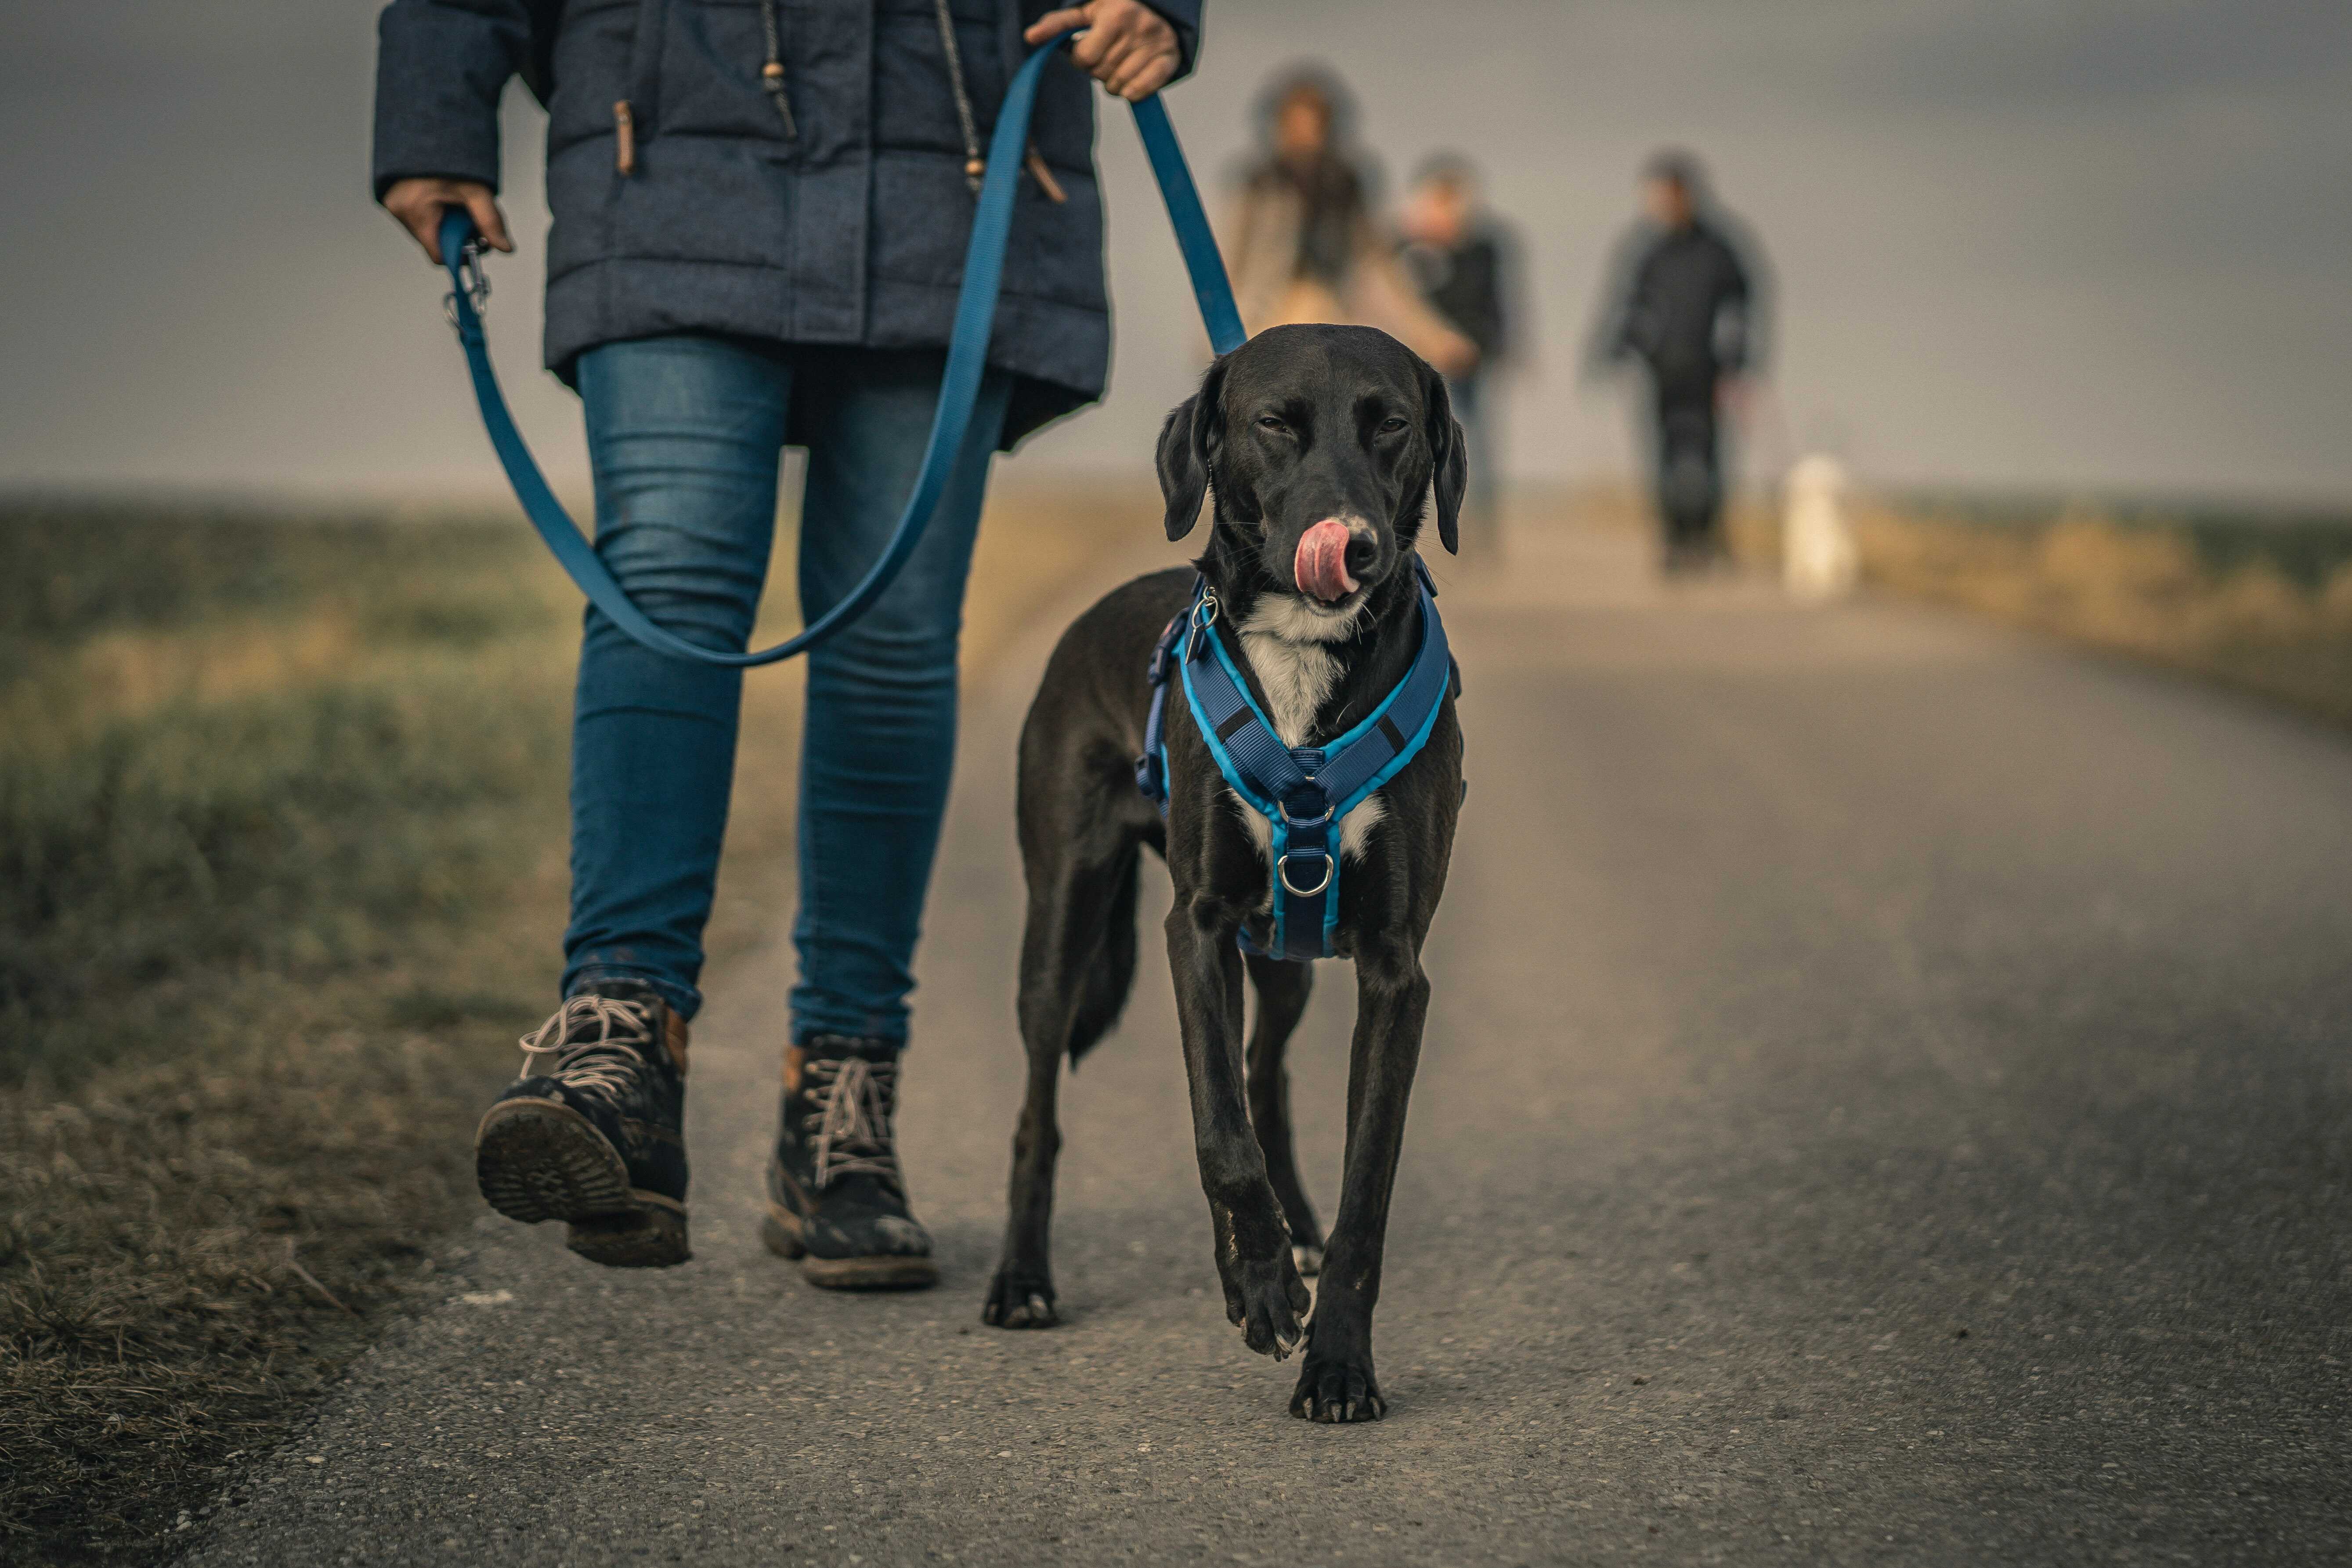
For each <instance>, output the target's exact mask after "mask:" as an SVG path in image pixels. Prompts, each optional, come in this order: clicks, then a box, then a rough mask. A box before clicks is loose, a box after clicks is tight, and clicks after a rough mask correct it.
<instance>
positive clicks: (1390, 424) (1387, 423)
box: [1381, 414, 1405, 436]
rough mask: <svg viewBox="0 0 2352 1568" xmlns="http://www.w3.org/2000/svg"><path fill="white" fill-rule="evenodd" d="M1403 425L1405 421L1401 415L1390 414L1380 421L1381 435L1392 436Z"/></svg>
mask: <svg viewBox="0 0 2352 1568" xmlns="http://www.w3.org/2000/svg"><path fill="white" fill-rule="evenodd" d="M1404 427H1405V421H1404V417H1403V416H1402V415H1397V414H1391V415H1390V416H1388V417H1387V418H1385V419H1383V420H1381V435H1383V436H1393V435H1395V434H1396V433H1397V432H1398V431H1400V430H1402V429H1403V428H1404Z"/></svg>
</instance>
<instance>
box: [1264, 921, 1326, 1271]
mask: <svg viewBox="0 0 2352 1568" xmlns="http://www.w3.org/2000/svg"><path fill="white" fill-rule="evenodd" d="M1248 964H1249V978H1250V988H1251V989H1252V990H1254V991H1255V992H1256V993H1257V1017H1256V1019H1255V1021H1254V1022H1253V1023H1252V1024H1251V1026H1250V1037H1249V1108H1250V1125H1251V1127H1252V1128H1254V1129H1255V1131H1256V1132H1257V1146H1258V1149H1259V1150H1260V1152H1263V1153H1264V1154H1265V1173H1266V1179H1267V1180H1269V1181H1271V1182H1272V1183H1273V1184H1274V1195H1275V1196H1276V1197H1277V1198H1279V1199H1280V1200H1282V1214H1283V1217H1284V1218H1285V1219H1286V1220H1287V1221H1289V1223H1290V1258H1291V1261H1292V1262H1294V1263H1296V1264H1297V1265H1298V1272H1300V1273H1301V1274H1313V1273H1315V1272H1316V1271H1317V1270H1318V1269H1319V1268H1322V1267H1323V1227H1322V1226H1320V1225H1319V1224H1318V1223H1317V1222H1316V1219H1315V1205H1313V1204H1310V1203H1308V1202H1307V1184H1306V1183H1304V1182H1302V1181H1300V1180H1299V1179H1298V1155H1297V1151H1296V1150H1295V1149H1293V1147H1292V1146H1291V1139H1290V1072H1289V1069H1288V1068H1286V1067H1285V1066H1284V1065H1283V1055H1284V1052H1285V1051H1286V1049H1287V1048H1288V1047H1289V1045H1290V1036H1291V1031H1293V1030H1294V1029H1296V1028H1297V1027H1298V1020H1299V1019H1300V1017H1302V1016H1304V1015H1305V1014H1306V1012H1307V997H1308V995H1309V994H1312V992H1313V991H1314V989H1315V966H1314V965H1313V964H1310V963H1289V962H1286V961H1285V960H1283V959H1279V958H1265V957H1262V956H1260V955H1258V954H1256V953H1252V954H1250V955H1249V959H1248Z"/></svg>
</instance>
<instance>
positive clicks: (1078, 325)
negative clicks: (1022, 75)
mask: <svg viewBox="0 0 2352 1568" xmlns="http://www.w3.org/2000/svg"><path fill="white" fill-rule="evenodd" d="M1150 4H1151V5H1152V7H1153V9H1155V10H1157V11H1159V12H1160V14H1161V15H1162V16H1166V17H1167V18H1168V20H1169V21H1170V22H1171V24H1172V25H1173V26H1175V28H1176V31H1177V35H1178V37H1179V39H1180V41H1181V44H1182V47H1183V51H1184V61H1183V69H1185V70H1187V71H1189V70H1190V69H1191V68H1192V60H1193V56H1194V53H1195V51H1196V50H1197V48H1198V47H1199V40H1200V23H1201V4H1202V0H1150ZM1052 8H1054V7H1053V6H1052V5H1050V4H1048V3H1047V0H1003V4H999V3H998V0H953V4H952V15H953V16H954V20H955V32H956V38H957V43H958V49H959V52H960V53H961V57H962V64H963V74H964V79H965V82H966V84H967V87H968V89H969V92H970V96H971V105H972V110H973V114H974V117H975V119H976V120H977V121H978V129H979V135H980V142H981V144H982V146H983V147H984V146H986V144H987V141H988V136H989V132H990V131H991V130H992V128H993V127H994V125H995V122H996V109H997V105H998V103H999V102H1000V101H1001V100H1003V94H1004V87H1005V84H1006V83H1007V82H1008V81H1009V80H1011V79H1012V75H1013V71H1014V69H1016V68H1018V66H1019V64H1020V62H1021V60H1022V59H1023V58H1024V57H1025V55H1026V53H1027V48H1026V46H1024V44H1023V43H1022V42H1021V30H1022V28H1023V27H1024V26H1026V25H1027V24H1028V23H1029V22H1031V21H1034V19H1036V17H1038V16H1043V15H1044V14H1045V12H1046V11H1048V10H1050V9H1052ZM761 10H762V7H761V0H393V3H392V4H391V5H386V6H385V7H384V9H383V17H382V20H381V22H380V23H379V28H378V31H379V37H380V40H381V47H380V49H379V52H378V56H377V63H376V100H375V170H374V174H375V193H376V195H377V196H378V197H379V198H381V197H382V196H383V193H384V192H385V191H386V190H387V189H389V188H390V186H391V185H392V184H393V182H394V181H395V180H399V179H403V178H405V177H407V176H409V175H441V176H446V177H448V178H454V179H465V180H478V181H480V182H481V183H483V184H487V185H489V186H491V187H492V188H493V189H495V188H497V186H498V184H499V119H498V106H499V95H500V94H501V93H502V92H503V91H504V90H505V88H506V84H507V80H508V79H509V78H510V77H515V76H520V77H521V78H522V79H523V82H524V84H525V85H526V86H527V87H529V88H530V90H531V92H532V93H533V95H534V96H536V97H537V98H538V99H539V100H540V101H541V103H542V104H544V105H545V106H546V108H547V111H548V138H547V196H548V205H549V206H550V208H551V210H552V213H553V216H554V225H553V227H552V229H551V231H550V233H549V236H548V256H547V340H546V350H545V352H546V361H547V364H548V367H549V368H550V369H551V370H553V371H554V372H555V373H556V374H558V375H560V376H562V377H564V378H565V379H566V380H569V379H570V378H571V374H572V364H573V363H574V362H575V361H576V360H577V359H578V358H579V356H580V354H581V353H582V352H583V351H584V350H587V349H591V348H593V347H595V346H596V345H598V344H600V343H605V342H615V341H617V340H620V339H625V338H641V337H648V336H652V335H654V334H656V333H662V332H678V331H707V332H719V333H728V334H732V335H736V336H740V337H746V338H751V339H756V340H761V341H765V342H776V343H812V344H814V343H834V344H849V345H857V346H863V347H867V348H944V347H945V346H946V344H947V341H948V334H949V331H950V324H951V321H952V319H953V317H954V314H955V301H956V289H957V286H958V284H959V283H960V282H961V280H962V276H963V252H964V245H965V242H966V241H967V240H968V239H969V238H970V237H971V215H972V205H973V197H972V192H971V186H970V185H969V184H967V183H966V179H965V175H964V161H965V150H964V139H963V131H962V126H961V121H960V120H959V118H958V115H957V110H956V100H955V95H954V92H953V90H952V88H951V85H950V73H949V68H948V59H947V53H946V50H945V48H944V47H943V46H942V42H941V39H940V25H939V14H938V10H937V7H936V4H935V0H778V4H776V5H775V7H774V11H775V15H776V18H777V22H778V25H779V26H778V33H779V44H780V46H781V47H779V48H778V50H777V56H778V58H779V59H780V60H781V62H782V66H783V68H784V86H785V93H786V99H787V102H788V104H789V107H790V109H791V111H792V114H793V121H794V123H795V126H796V128H797V130H798V135H797V136H791V135H787V133H786V127H785V123H784V119H783V117H782V115H781V114H780V113H779V112H778V111H777V108H776V105H775V104H774V102H773V101H772V100H771V99H770V97H769V96H768V94H767V93H766V92H765V91H763V90H762V88H761V67H762V65H763V64H764V63H765V62H766V60H767V59H768V46H767V40H766V36H765V32H764V29H763V26H762V19H761ZM1095 90H1096V89H1095V87H1094V84H1093V82H1092V81H1091V80H1089V79H1087V76H1086V75H1085V73H1084V72H1082V71H1080V70H1079V69H1078V68H1076V67H1075V66H1073V65H1071V64H1070V63H1069V62H1068V60H1067V59H1066V58H1065V59H1062V60H1058V61H1056V62H1055V63H1054V64H1053V65H1051V66H1049V67H1048V68H1046V72H1045V80H1044V81H1043V83H1042V84H1041V86H1040V89H1039V91H1038V98H1037V109H1036V113H1035V116H1034V120H1033V121H1032V137H1033V140H1034V144H1035V147H1036V150H1037V153H1039V154H1040V155H1041V156H1042V157H1043V159H1044V161H1045V164H1046V166H1047V169H1048V171H1049V172H1050V174H1052V176H1053V178H1054V182H1055V184H1057V185H1058V186H1059V187H1060V189H1061V191H1062V192H1063V194H1064V195H1065V196H1066V200H1065V201H1062V202H1058V203H1057V202H1055V201H1054V200H1052V199H1051V198H1050V197H1049V196H1048V195H1046V194H1045V191H1044V190H1043V189H1042V188H1041V186H1040V183H1039V182H1038V181H1037V180H1036V179H1035V178H1034V176H1031V175H1024V177H1023V179H1022V182H1021V194H1020V205H1019V208H1018V210H1017V212H1016V215H1015V216H1014V220H1013V242H1012V250H1011V253H1010V254H1009V255H1008V256H1007V258H1006V261H1005V274H1004V277H1005V283H1004V297H1003V302H1002V303H1001V304H1000V305H999V306H998V307H997V312H996V331H995V336H994V338H993V340H992V342H991V343H990V345H989V361H990V363H992V364H994V365H996V366H998V367H1000V368H1002V369H1004V370H1007V371H1011V372H1013V374H1015V375H1016V376H1017V377H1019V378H1020V379H1019V380H1018V381H1017V382H1016V391H1015V393H1014V395H1013V406H1012V409H1011V411H1010V413H1009V414H1008V416H1007V418H1006V422H1005V432H1004V437H1003V438H1004V443H1005V445H1006V446H1008V447H1009V446H1011V445H1012V444H1013V442H1014V441H1015V440H1017V439H1019V438H1020V437H1022V436H1024V435H1026V434H1027V433H1028V432H1029V431H1031V430H1034V429H1035V428H1036V427H1037V426H1040V425H1043V424H1044V423H1045V422H1046V421H1047V420H1049V419H1053V418H1056V417H1058V416H1061V415H1063V414H1066V413H1068V412H1069V411H1070V410H1071V409H1073V408H1076V407H1079V406H1081V405H1084V404H1087V403H1089V402H1092V401H1093V400H1094V399H1096V398H1097V397H1099V396H1101V395H1102V390H1103V384H1104V379H1105V376H1106V374H1107V373H1108V367H1109V361H1110V310H1109V299H1108V289H1107V288H1106V285H1105V281H1104V275H1103V227H1102V200H1101V195H1100V193H1099V191H1098V190H1097V185H1096V181H1095V169H1094V129H1095V121H1094V95H1095ZM623 105H625V106H626V107H625V109H624V108H622V107H621V106H623ZM623 121H626V126H625V130H624V126H623V123H622V122H623Z"/></svg>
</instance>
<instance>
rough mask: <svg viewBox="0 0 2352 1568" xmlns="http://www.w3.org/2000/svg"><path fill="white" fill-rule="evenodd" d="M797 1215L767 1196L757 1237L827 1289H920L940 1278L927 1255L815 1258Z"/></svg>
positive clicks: (934, 1283)
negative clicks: (767, 1199) (793, 1261)
mask: <svg viewBox="0 0 2352 1568" xmlns="http://www.w3.org/2000/svg"><path fill="white" fill-rule="evenodd" d="M801 1237H802V1228H801V1216H800V1215H796V1214H794V1213H793V1211H792V1210H790V1209H788V1208H786V1207H785V1206H784V1205H782V1204H780V1203H777V1202H775V1201H774V1200H772V1199H771V1200H770V1201H769V1204H768V1212H767V1213H766V1214H765V1215H761V1219H760V1240H761V1243H762V1244H764V1245H765V1246H766V1247H767V1249H768V1250H769V1251H771V1252H772V1253H774V1254H775V1255H776V1256H777V1257H779V1258H796V1259H798V1260H799V1262H800V1266H801V1274H802V1277H803V1278H804V1279H807V1280H808V1282H809V1283H810V1284H812V1285H815V1286H819V1287H822V1288H823V1289H827V1290H923V1289H929V1288H930V1287H931V1286H933V1285H936V1284H938V1283H939V1282H940V1268H939V1265H938V1264H936V1263H933V1262H932V1261H931V1260H930V1259H929V1258H905V1257H891V1256H887V1255H885V1256H882V1257H879V1258H818V1257H816V1256H814V1255H813V1254H812V1253H811V1252H810V1251H809V1249H808V1244H807V1243H806V1242H805V1241H803V1240H802V1238H801Z"/></svg>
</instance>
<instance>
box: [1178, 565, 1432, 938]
mask: <svg viewBox="0 0 2352 1568" xmlns="http://www.w3.org/2000/svg"><path fill="white" fill-rule="evenodd" d="M1412 564H1413V571H1414V578H1415V584H1416V586H1417V587H1418V588H1419V589H1420V596H1421V648H1420V651H1419V652H1418V653H1416V654H1414V656H1413V660H1412V668H1411V669H1409V670H1407V671H1406V672H1405V677H1404V679H1402V680H1401V681H1399V682H1398V683H1397V684H1396V686H1395V687H1393V688H1392V689H1391V690H1390V691H1389V694H1388V695H1387V696H1385V697H1383V698H1381V700H1380V705H1379V706H1378V707H1376V708H1374V709H1373V710H1371V712H1370V714H1368V715H1367V716H1366V717H1365V719H1364V721H1363V722H1362V723H1360V724H1358V725H1357V726H1356V727H1355V728H1354V729H1352V730H1349V731H1348V732H1347V733H1346V734H1344V735H1341V736H1340V737H1339V739H1337V740H1335V741H1333V742H1331V743H1330V744H1329V745H1328V746H1295V747H1294V746H1286V745H1284V744H1283V743H1282V738H1281V737H1280V736H1279V735H1277V734H1276V733H1275V729H1274V725H1273V724H1272V723H1271V722H1269V721H1267V719H1266V716H1265V713H1264V712H1262V711H1261V710H1259V708H1258V705H1257V704H1256V703H1255V701H1253V700H1251V698H1250V694H1249V683H1248V682H1247V681H1245V680H1244V679H1242V674H1241V671H1240V669H1238V668H1235V666H1234V660H1233V655H1232V654H1230V653H1229V652H1227V651H1226V648H1225V644H1224V638H1223V637H1221V636H1220V635H1219V634H1218V631H1217V616H1218V610H1219V605H1218V602H1217V595H1216V591H1215V590H1214V589H1213V588H1211V587H1210V586H1209V583H1208V579H1206V578H1205V577H1204V578H1202V580H1201V581H1200V582H1199V583H1198V584H1195V585H1194V587H1193V589H1192V602H1191V603H1190V604H1188V605H1186V606H1185V607H1184V609H1183V611H1182V613H1181V614H1180V615H1178V616H1176V618H1175V619H1173V620H1171V621H1170V622H1169V623H1168V629H1167V630H1166V631H1165V632H1162V633H1161V634H1160V644H1159V646H1158V647H1155V648H1154V649H1153V650H1152V653H1151V672H1150V673H1151V710H1150V714H1149V715H1148V716H1147V717H1146V718H1145V720H1144V725H1143V755H1142V756H1140V757H1139V758H1137V759H1136V763H1135V783H1136V786H1137V787H1138V788H1139V789H1140V790H1142V791H1143V793H1144V794H1145V795H1148V796H1149V797H1150V799H1151V801H1152V802H1153V803H1154V804H1155V805H1158V806H1159V807H1160V814H1161V815H1162V816H1165V815H1166V814H1167V811H1168V727H1167V709H1168V685H1169V677H1170V675H1171V673H1173V674H1174V675H1175V676H1176V677H1177V679H1179V680H1181V683H1182V685H1183V688H1184V700H1185V701H1186V702H1187V703H1189V704H1191V706H1192V722H1193V723H1194V724H1195V725H1196V726H1198V727H1199V729H1200V731H1201V739H1202V740H1203V741H1205V742H1208V746H1209V755H1211V756H1212V757H1213V758H1215V759H1216V763H1217V771H1218V772H1219V773H1223V774H1224V775H1225V783H1227V784H1231V785H1232V786H1233V790H1234V794H1235V795H1239V796H1241V798H1242V800H1243V803H1244V804H1245V805H1248V807H1249V808H1250V809H1251V810H1252V811H1255V812H1256V813H1257V814H1258V815H1259V816H1263V817H1265V820H1266V825H1267V826H1268V827H1269V828H1270V829H1271V830H1272V836H1273V838H1272V844H1271V846H1270V848H1269V853H1270V856H1271V858H1272V859H1273V862H1274V863H1273V866H1272V867H1271V868H1270V869H1271V872H1272V879H1273V889H1272V891H1273V900H1274V905H1273V908H1274V935H1273V941H1272V942H1269V943H1268V944H1267V945H1266V946H1265V947H1263V948H1261V947H1259V946H1258V945H1257V944H1256V943H1255V942H1251V941H1250V939H1249V936H1248V933H1247V932H1246V931H1244V933H1243V936H1242V946H1243V947H1244V949H1246V950H1247V951H1249V952H1263V953H1265V954H1266V955H1268V956H1270V957H1274V958H1285V959H1293V960H1301V961H1303V960H1306V959H1312V958H1329V957H1330V956H1331V936H1332V932H1333V931H1335V930H1336V929H1337V927H1338V926H1339V823H1340V822H1341V820H1342V819H1343V818H1345V817H1346V816H1347V815H1348V814H1349V812H1351V811H1353V810H1355V809H1356V807H1358V806H1360V805H1363V804H1364V802H1365V801H1366V800H1368V799H1370V796H1371V795H1372V792H1373V791H1375V790H1377V789H1379V788H1380V787H1381V785H1382V784H1386V783H1388V782H1389V780H1391V779H1392V778H1394V777H1395V776H1396V775H1397V773H1399V772H1400V771H1401V770H1402V768H1403V767H1404V765H1405V764H1406V763H1409V762H1411V761H1412V759H1413V758H1414V757H1416V756H1418V755H1420V754H1421V749H1422V747H1423V746H1424V745H1426V744H1428V742H1429V732H1430V731H1432V730H1433V729H1434V728H1435V727H1436V725H1437V710H1438V709H1439V708H1440V707H1442V706H1444V700H1445V693H1446V690H1447V689H1448V688H1449V687H1450V686H1451V685H1452V684H1453V679H1454V656H1453V654H1452V653H1451V651H1449V650H1448V648H1447V647H1446V646H1445V623H1444V621H1442V620H1440V619H1439V618H1438V615H1437V588H1436V585H1435V584H1433V583H1432V582H1431V581H1430V578H1429V567H1428V566H1427V564H1425V563H1423V561H1422V559H1421V557H1420V556H1419V555H1415V556H1414V557H1413V558H1412Z"/></svg>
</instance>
